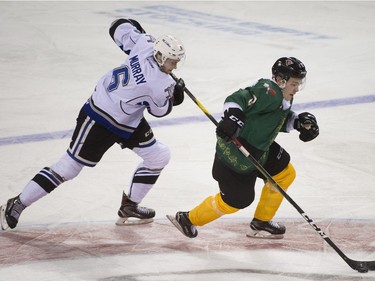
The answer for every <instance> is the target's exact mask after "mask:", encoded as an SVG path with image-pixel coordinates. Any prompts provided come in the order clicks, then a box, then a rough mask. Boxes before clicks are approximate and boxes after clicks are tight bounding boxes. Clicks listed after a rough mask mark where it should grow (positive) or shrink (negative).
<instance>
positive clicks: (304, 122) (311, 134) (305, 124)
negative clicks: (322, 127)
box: [294, 112, 319, 142]
mask: <svg viewBox="0 0 375 281" xmlns="http://www.w3.org/2000/svg"><path fill="white" fill-rule="evenodd" d="M294 129H296V130H297V131H299V132H300V134H299V139H300V140H301V141H304V142H307V141H311V140H313V139H315V138H316V137H317V136H318V135H319V126H318V123H317V122H316V118H315V116H314V115H312V114H311V113H308V112H303V113H301V114H299V115H298V118H296V120H294Z"/></svg>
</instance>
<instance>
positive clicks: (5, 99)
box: [0, 1, 375, 281]
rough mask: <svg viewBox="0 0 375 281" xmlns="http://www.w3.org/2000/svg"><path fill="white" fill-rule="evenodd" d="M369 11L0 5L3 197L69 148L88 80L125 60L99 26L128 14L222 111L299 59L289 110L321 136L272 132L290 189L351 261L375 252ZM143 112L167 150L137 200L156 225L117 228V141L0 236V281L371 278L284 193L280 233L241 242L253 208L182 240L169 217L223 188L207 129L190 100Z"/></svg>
mask: <svg viewBox="0 0 375 281" xmlns="http://www.w3.org/2000/svg"><path fill="white" fill-rule="evenodd" d="M374 14H375V3H374V2H357V1H356V2H312V1H311V2H305V1H301V2H288V1H281V2H244V1H241V2H236V1H227V2H225V1H223V2H222V1H220V2H199V1H192V2H184V1H181V2H180V1H174V2H152V1H150V2H144V1H137V2H127V1H122V2H111V1H105V2H104V1H103V2H96V1H94V2H17V1H16V2H0V23H1V24H0V77H1V78H0V81H1V86H2V92H1V94H0V100H1V102H0V116H1V118H0V153H1V155H2V160H1V161H0V170H1V171H2V172H1V188H0V190H1V193H0V194H1V196H0V197H1V198H0V200H1V201H2V202H5V201H6V200H7V199H8V198H10V197H13V196H15V195H16V194H18V193H19V192H21V190H22V188H23V186H24V185H25V184H26V183H27V181H29V180H30V179H31V178H32V177H33V176H34V174H35V173H37V172H38V171H39V170H40V169H41V168H42V167H45V166H48V165H50V164H52V163H53V162H55V161H56V160H57V159H58V158H59V157H60V156H61V155H62V153H63V152H64V151H65V149H66V148H67V145H68V143H69V137H70V133H71V130H72V129H73V128H74V125H75V118H76V115H77V114H78V110H79V109H80V107H81V106H82V104H83V103H84V102H85V101H86V99H87V98H88V97H89V95H90V94H91V91H92V90H93V87H94V86H95V84H96V82H97V80H98V79H99V78H100V77H101V75H102V74H103V73H105V72H106V71H107V70H109V69H111V68H113V67H116V66H118V65H119V64H121V62H122V60H123V59H124V54H123V53H121V51H120V50H119V49H118V48H117V46H116V45H115V44H113V42H112V39H111V38H110V37H109V35H108V27H109V25H110V23H111V22H112V21H113V20H114V19H116V18H119V17H128V18H134V19H137V20H138V21H139V22H141V24H142V26H143V27H144V28H145V29H146V30H147V31H148V32H149V33H151V34H154V35H155V36H159V35H162V34H166V33H172V34H174V35H177V36H178V37H179V38H181V39H182V40H183V42H184V43H185V46H186V49H187V59H186V62H185V65H184V66H183V68H181V69H179V70H178V71H176V75H177V76H181V77H183V78H184V80H185V82H186V84H187V87H188V88H189V90H190V91H191V92H192V93H193V94H194V95H195V96H196V97H197V98H198V99H199V100H200V102H202V104H203V105H204V106H205V107H206V108H207V109H208V110H209V111H210V112H211V113H212V114H213V115H214V116H215V117H217V118H219V114H220V111H221V108H222V103H223V100H224V98H225V97H226V96H227V95H228V94H230V93H231V92H233V91H234V90H236V89H238V88H240V87H244V86H247V85H250V84H252V83H253V82H254V81H255V80H256V79H258V78H261V77H266V78H267V77H269V76H270V67H271V65H272V64H273V62H274V61H275V60H276V59H277V58H279V57H281V56H295V57H298V58H299V59H301V60H302V61H303V62H304V63H305V64H306V67H307V70H308V79H307V85H306V87H305V89H304V90H303V91H302V92H300V93H299V94H298V95H297V96H296V99H295V109H296V110H298V111H302V110H303V111H305V110H306V111H311V112H313V113H314V114H315V115H316V116H317V118H318V121H319V125H320V129H321V133H320V136H319V137H318V138H317V139H316V140H314V141H313V142H311V143H302V142H300V141H299V140H298V136H297V133H295V132H292V133H291V134H288V135H280V136H279V137H278V142H279V143H280V144H282V146H283V147H284V148H285V149H286V150H287V151H288V152H289V153H290V154H291V156H292V162H293V164H294V166H295V168H296V170H297V179H296V180H295V182H294V184H293V186H292V187H291V188H290V190H289V194H290V196H291V197H292V198H293V199H294V200H295V201H296V202H297V203H298V204H299V205H300V206H301V207H302V208H303V209H304V210H305V212H306V213H307V214H308V215H309V216H310V217H311V218H312V219H313V220H314V222H316V223H317V224H318V225H319V226H321V227H322V228H323V229H324V231H325V232H326V233H327V234H328V235H329V237H330V238H331V239H332V240H333V241H334V242H335V243H336V244H337V245H338V246H339V247H340V249H342V250H343V251H344V252H345V253H346V254H347V255H348V256H349V257H351V258H352V259H358V260H375V254H374V252H375V234H374V233H375V208H374V202H375V186H374V182H375V173H374V172H375V164H374V163H375V155H374V151H375V142H374V139H375V122H374V118H373V112H374V109H375V106H374V102H375V87H374V83H373V80H374V77H375V68H374V64H375V52H374V46H375V36H374V34H375V18H374V16H373V15H374ZM147 119H148V120H149V121H150V123H152V124H153V129H154V133H155V135H156V136H157V138H158V139H160V140H161V141H163V142H165V143H167V144H168V145H169V146H170V148H171V151H172V160H171V162H170V164H169V165H168V166H167V167H166V168H165V170H164V171H163V174H162V176H161V177H160V179H159V181H158V183H157V185H156V186H155V188H154V189H153V190H152V191H151V192H150V193H149V195H148V196H147V197H146V198H145V200H144V201H143V205H146V206H149V207H153V208H155V210H156V212H157V215H156V220H155V222H154V223H153V224H151V225H144V226H136V227H116V226H115V225H114V222H115V221H116V217H117V215H116V213H117V208H118V207H119V204H120V200H121V193H122V190H123V189H124V188H125V189H127V184H128V183H129V181H130V178H131V176H132V172H133V170H134V168H135V166H136V164H137V163H138V161H139V159H138V158H137V156H135V155H133V154H132V153H131V152H130V151H123V150H121V149H120V148H119V147H113V148H112V149H111V150H110V151H108V153H107V154H106V155H105V156H104V158H103V159H102V161H101V162H100V164H99V165H98V166H97V167H95V168H94V169H90V168H87V169H85V170H84V171H83V172H82V173H81V174H80V176H79V177H78V178H76V179H74V180H73V181H70V182H66V183H64V185H62V186H61V187H59V188H58V189H57V190H56V191H54V192H53V193H52V194H51V195H50V196H48V197H46V198H43V199H42V200H40V201H38V202H37V203H35V204H34V205H33V206H31V207H30V208H28V209H27V210H26V211H25V213H24V214H23V215H22V219H21V221H20V224H19V227H18V228H17V229H16V230H14V231H10V232H4V233H0V245H1V247H2V249H0V280H38V281H40V280H132V281H135V280H142V281H143V280H145V281H146V280H148V281H150V280H158V281H160V280H176V281H180V280H197V281H200V280H209V279H212V280H229V279H232V280H282V281H284V280H288V281H293V280H375V273H374V272H369V273H367V274H359V273H357V272H355V271H353V270H352V269H351V268H349V267H348V266H347V265H346V264H345V262H344V261H343V260H342V259H341V258H340V257H339V256H338V255H337V253H336V252H334V251H333V250H332V248H331V247H330V246H328V245H327V244H326V243H325V242H324V240H323V239H322V238H321V237H320V236H319V235H318V234H317V233H316V232H315V231H314V230H313V229H312V228H311V227H310V225H308V224H307V223H306V222H305V221H304V220H303V219H302V218H301V216H300V215H299V213H298V212H297V211H296V210H295V209H294V208H293V207H292V206H291V205H290V204H289V203H288V202H284V203H283V205H282V207H281V208H280V210H279V212H278V213H277V217H276V219H277V220H278V221H281V222H285V223H286V225H287V227H288V232H287V234H286V236H285V238H284V239H283V240H277V241H276V240H275V241H269V240H254V239H249V238H246V236H245V234H246V230H247V227H248V222H249V220H250V219H251V218H252V214H253V212H254V208H255V207H254V206H255V204H253V205H251V206H250V207H248V208H247V209H245V210H242V211H239V212H238V213H236V214H233V215H231V216H227V217H225V218H222V219H219V220H218V221H216V222H214V223H212V224H210V225H207V226H205V227H202V228H199V232H200V234H199V236H198V238H196V239H188V238H185V237H184V236H182V235H181V234H180V233H179V232H178V231H177V230H176V229H174V228H173V226H172V225H171V224H169V223H168V221H167V220H166V219H165V214H173V213H174V212H176V211H177V210H189V209H191V208H192V207H194V206H195V205H196V204H198V203H200V202H201V201H202V200H203V199H204V198H205V197H206V196H208V195H212V194H215V193H216V192H217V191H218V188H217V186H216V183H215V182H214V180H213V179H212V178H211V165H212V159H213V153H214V144H215V135H214V126H213V124H212V123H211V122H210V121H209V120H208V119H207V118H206V117H205V116H204V114H203V113H202V112H201V111H200V109H199V108H198V107H197V106H196V105H195V104H194V103H193V102H192V101H191V100H189V98H188V97H187V98H186V100H185V102H184V103H183V104H182V105H181V106H179V107H176V108H175V109H174V111H173V112H172V114H170V115H169V116H168V117H166V118H164V119H155V118H153V117H152V116H147ZM260 188H261V183H258V184H257V191H259V190H260ZM258 193H259V192H258ZM256 200H257V198H256ZM255 202H256V201H255Z"/></svg>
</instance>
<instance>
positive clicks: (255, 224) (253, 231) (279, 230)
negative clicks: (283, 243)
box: [246, 218, 286, 239]
mask: <svg viewBox="0 0 375 281" xmlns="http://www.w3.org/2000/svg"><path fill="white" fill-rule="evenodd" d="M285 230H286V228H285V226H284V225H282V224H279V223H277V222H274V221H261V220H258V219H256V218H254V219H253V220H252V221H251V223H250V230H249V231H248V232H247V234H246V236H247V237H253V238H266V239H282V238H283V237H284V233H285Z"/></svg>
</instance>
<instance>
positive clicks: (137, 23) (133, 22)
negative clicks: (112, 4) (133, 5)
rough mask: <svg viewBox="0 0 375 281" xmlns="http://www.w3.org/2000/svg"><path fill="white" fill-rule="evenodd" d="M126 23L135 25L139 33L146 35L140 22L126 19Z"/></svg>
mask: <svg viewBox="0 0 375 281" xmlns="http://www.w3.org/2000/svg"><path fill="white" fill-rule="evenodd" d="M125 21H127V22H129V23H131V24H132V25H134V26H135V27H136V28H137V29H138V31H139V32H140V33H146V31H145V30H144V29H143V27H142V26H141V24H140V23H139V22H137V21H136V20H133V19H125Z"/></svg>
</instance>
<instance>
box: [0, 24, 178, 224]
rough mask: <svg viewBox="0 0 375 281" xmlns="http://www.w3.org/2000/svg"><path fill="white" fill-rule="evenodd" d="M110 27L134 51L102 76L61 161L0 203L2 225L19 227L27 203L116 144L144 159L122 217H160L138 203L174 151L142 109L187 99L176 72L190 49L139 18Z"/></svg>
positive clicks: (164, 109)
mask: <svg viewBox="0 0 375 281" xmlns="http://www.w3.org/2000/svg"><path fill="white" fill-rule="evenodd" d="M109 33H110V36H111V37H112V39H113V40H114V42H115V43H116V44H117V45H118V46H119V47H120V48H121V50H122V51H123V52H125V53H126V54H127V55H128V57H127V58H126V60H125V62H124V63H123V64H122V65H121V66H119V67H117V68H115V69H112V70H110V71H109V72H108V73H107V74H105V75H104V76H103V77H102V78H101V79H100V80H99V82H98V83H97V85H96V87H95V90H94V92H93V94H92V95H91V97H90V98H89V99H88V101H87V102H86V103H85V104H84V106H83V107H82V109H81V111H80V112H79V115H78V118H77V124H76V128H75V130H74V133H73V136H72V139H71V142H70V145H69V148H68V149H67V151H66V152H65V153H64V154H63V156H62V157H61V158H60V160H58V161H57V162H56V163H54V164H53V165H51V166H49V167H45V168H43V169H42V170H41V171H39V173H37V174H36V175H35V176H34V177H33V178H32V180H31V181H30V182H28V183H27V185H26V186H25V187H24V188H23V190H22V192H21V193H20V194H19V195H18V196H16V197H14V198H11V199H9V200H8V201H7V203H6V204H4V205H2V206H1V210H0V222H1V229H2V230H6V229H8V228H11V229H13V228H15V227H16V226H17V223H18V220H19V217H20V215H21V213H22V211H23V210H24V209H25V208H26V207H28V206H30V205H31V204H32V203H34V202H35V201H37V200H39V199H40V198H42V197H44V196H45V195H47V194H49V193H51V192H52V191H53V190H54V189H55V188H57V187H58V186H59V185H60V184H62V183H63V182H65V181H68V180H71V179H73V178H75V177H76V176H77V175H78V174H79V173H80V172H81V170H82V168H83V167H85V166H88V167H94V166H95V165H96V164H97V163H98V162H99V161H100V159H101V158H102V156H103V154H104V153H105V152H106V151H107V150H108V149H109V148H110V147H111V146H112V145H113V144H115V143H118V144H119V145H120V146H121V147H122V148H128V149H131V150H132V151H133V152H135V153H136V154H137V155H138V156H140V157H141V158H142V162H141V163H139V165H138V167H137V168H136V170H135V172H134V175H133V178H132V181H131V183H130V187H129V190H128V191H127V192H125V190H124V192H123V195H122V200H121V205H120V208H119V211H118V215H119V219H118V220H117V222H116V224H118V225H121V224H129V223H147V222H151V221H152V218H153V217H154V216H155V211H154V210H153V209H150V208H146V207H141V206H139V203H141V201H142V199H143V198H144V197H145V196H146V194H147V193H148V192H149V190H150V189H151V188H152V187H153V185H154V184H155V183H156V181H157V179H158V177H159V175H160V173H161V171H162V170H163V168H164V167H165V166H166V165H167V164H168V162H169V159H170V151H169V148H168V147H167V146H166V145H164V144H163V143H161V142H160V141H158V140H157V139H155V137H154V134H153V132H152V129H151V128H150V126H149V124H148V122H147V121H146V119H145V118H144V115H143V113H144V111H145V110H147V111H148V112H149V113H150V114H152V115H153V116H156V117H163V116H165V115H167V114H169V113H170V112H171V110H172V108H173V106H176V105H179V104H181V103H182V102H183V100H184V94H183V92H184V87H185V85H184V81H183V80H181V79H180V80H178V81H177V83H176V82H174V80H173V79H172V77H171V76H170V75H169V74H170V73H171V72H172V71H173V70H174V69H176V68H177V64H178V63H179V62H180V61H181V60H184V58H185V49H184V46H183V44H182V43H181V41H180V40H178V39H177V38H175V37H173V36H170V35H166V36H162V37H160V38H159V39H157V40H155V38H154V37H153V36H151V35H149V34H147V33H146V32H145V30H144V29H143V28H142V27H141V25H140V24H139V23H138V22H137V21H135V20H132V19H118V20H116V21H115V22H113V23H112V25H111V27H110V29H109Z"/></svg>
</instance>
